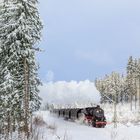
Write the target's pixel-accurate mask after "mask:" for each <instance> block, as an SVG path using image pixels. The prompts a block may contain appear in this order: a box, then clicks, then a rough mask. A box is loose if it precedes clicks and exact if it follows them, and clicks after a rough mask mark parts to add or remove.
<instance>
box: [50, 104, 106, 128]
mask: <svg viewBox="0 0 140 140" xmlns="http://www.w3.org/2000/svg"><path fill="white" fill-rule="evenodd" d="M53 113H55V114H57V115H58V117H63V118H64V119H65V120H73V121H75V120H81V121H82V122H84V123H86V124H88V125H91V126H93V127H96V128H104V127H105V126H106V118H105V116H104V110H103V109H102V108H101V107H100V106H99V105H97V106H96V107H87V108H67V109H54V110H53Z"/></svg>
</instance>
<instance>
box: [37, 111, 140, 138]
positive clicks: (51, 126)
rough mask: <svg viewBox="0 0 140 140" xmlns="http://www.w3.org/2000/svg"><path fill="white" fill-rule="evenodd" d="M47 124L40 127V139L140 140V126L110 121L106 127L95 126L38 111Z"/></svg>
mask: <svg viewBox="0 0 140 140" xmlns="http://www.w3.org/2000/svg"><path fill="white" fill-rule="evenodd" d="M37 115H39V116H42V117H43V119H44V121H45V122H46V125H44V126H43V127H40V128H39V130H38V131H39V135H40V138H39V140H140V133H139V132H140V126H138V125H137V126H136V125H132V124H129V125H122V124H118V127H117V129H114V128H113V124H112V123H110V124H108V125H107V126H106V128H93V127H91V126H86V125H85V124H80V123H76V122H70V121H65V120H64V119H63V118H58V117H57V116H54V115H53V114H50V113H49V111H40V112H37Z"/></svg>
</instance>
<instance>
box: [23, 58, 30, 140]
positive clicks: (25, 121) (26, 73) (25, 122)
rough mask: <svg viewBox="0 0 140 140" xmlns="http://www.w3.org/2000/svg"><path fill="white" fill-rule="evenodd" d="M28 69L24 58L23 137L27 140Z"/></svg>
mask: <svg viewBox="0 0 140 140" xmlns="http://www.w3.org/2000/svg"><path fill="white" fill-rule="evenodd" d="M28 72H29V68H28V65H27V61H26V58H24V80H25V85H24V131H25V136H26V137H27V139H28V138H29V123H28V120H29V88H28V84H29V83H28V82H29V75H28Z"/></svg>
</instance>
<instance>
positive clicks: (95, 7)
mask: <svg viewBox="0 0 140 140" xmlns="http://www.w3.org/2000/svg"><path fill="white" fill-rule="evenodd" d="M39 2H40V5H39V12H40V15H41V18H42V20H43V24H44V29H43V38H42V41H41V43H40V47H41V48H42V49H45V52H42V53H39V55H38V61H39V63H40V70H39V74H40V77H41V79H42V80H43V81H50V80H54V81H60V80H64V81H70V80H76V81H81V80H85V79H89V80H94V79H95V78H96V77H102V76H104V75H105V74H108V73H111V72H112V71H118V72H125V67H126V63H127V59H128V57H129V56H130V55H133V56H134V57H140V0H39Z"/></svg>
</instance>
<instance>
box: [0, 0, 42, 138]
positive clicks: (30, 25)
mask: <svg viewBox="0 0 140 140" xmlns="http://www.w3.org/2000/svg"><path fill="white" fill-rule="evenodd" d="M0 7H1V11H0V44H1V47H0V48H1V51H2V52H4V57H3V59H2V61H3V62H5V63H6V65H7V70H8V72H9V74H10V76H11V79H12V80H13V82H12V85H11V87H12V88H11V89H8V88H6V92H9V94H10V96H12V101H11V102H10V106H12V107H13V108H12V115H13V117H14V119H16V121H17V122H18V128H19V130H21V128H23V130H24V131H25V132H26V135H27V137H28V136H29V119H30V117H31V114H32V112H33V111H35V110H37V109H38V108H39V106H40V98H39V96H38V92H39V90H38V85H39V84H40V81H39V78H38V76H37V69H38V67H37V65H36V61H35V50H36V49H35V48H34V46H35V45H36V43H37V42H38V41H39V40H40V35H41V29H42V24H41V21H40V18H39V13H38V10H37V0H4V2H3V3H1V5H0ZM3 82H5V81H3ZM2 84H3V83H2ZM13 89H14V90H13ZM8 102H9V100H8ZM2 108H4V106H2Z"/></svg>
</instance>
